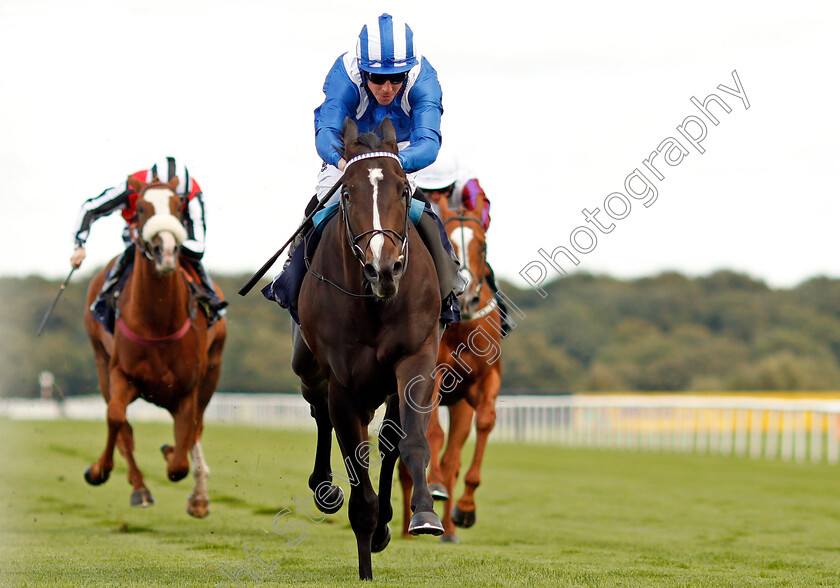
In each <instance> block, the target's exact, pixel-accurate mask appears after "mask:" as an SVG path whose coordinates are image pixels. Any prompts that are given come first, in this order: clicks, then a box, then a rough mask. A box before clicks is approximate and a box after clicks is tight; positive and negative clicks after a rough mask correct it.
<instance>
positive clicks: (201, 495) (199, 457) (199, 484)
mask: <svg viewBox="0 0 840 588" xmlns="http://www.w3.org/2000/svg"><path fill="white" fill-rule="evenodd" d="M191 454H192V461H193V476H194V477H195V487H194V488H193V491H192V494H190V497H189V499H187V514H190V515H192V516H194V517H196V518H198V519H203V518H204V517H206V516H207V515H208V514H210V497H209V495H208V494H207V478H209V477H210V468H209V467H207V462H206V461H204V452H203V451H202V449H201V442H200V441H198V440H196V442H195V445H193V447H192V450H191Z"/></svg>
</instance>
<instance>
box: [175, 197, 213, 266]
mask: <svg viewBox="0 0 840 588" xmlns="http://www.w3.org/2000/svg"><path fill="white" fill-rule="evenodd" d="M183 221H184V228H185V229H187V240H186V241H184V242H183V243H181V250H182V253H183V254H184V255H185V256H186V257H188V258H189V259H190V260H192V261H200V260H201V258H202V257H204V237H205V233H206V231H207V225H206V223H205V221H204V199H203V194H202V193H201V192H198V193H197V194H196V195H195V196H193V197H192V198H191V199H190V200H189V201H188V202H187V207H186V208H185V209H184V215H183Z"/></svg>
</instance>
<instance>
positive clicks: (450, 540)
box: [440, 535, 461, 543]
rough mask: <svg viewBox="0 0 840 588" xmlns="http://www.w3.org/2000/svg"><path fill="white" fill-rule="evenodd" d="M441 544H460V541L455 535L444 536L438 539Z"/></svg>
mask: <svg viewBox="0 0 840 588" xmlns="http://www.w3.org/2000/svg"><path fill="white" fill-rule="evenodd" d="M440 542H441V543H460V542H461V540H460V539H458V538H457V537H456V536H455V535H444V536H443V537H441V538H440Z"/></svg>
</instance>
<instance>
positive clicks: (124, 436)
mask: <svg viewBox="0 0 840 588" xmlns="http://www.w3.org/2000/svg"><path fill="white" fill-rule="evenodd" d="M117 449H119V450H120V453H122V456H123V457H124V458H125V462H126V464H128V483H129V484H131V490H132V492H131V501H130V503H129V504H131V506H139V507H144V508H145V507H147V506H152V505H153V504H154V503H155V499H154V498H152V493H151V492H149V490H148V489H147V488H146V482H145V481H144V480H143V473H142V472H141V471H140V468H139V467H137V462H135V461H134V431H133V430H132V429H131V425H130V424H129V423H128V421H126V423H125V425H123V427H122V429H120V432H119V434H118V435H117Z"/></svg>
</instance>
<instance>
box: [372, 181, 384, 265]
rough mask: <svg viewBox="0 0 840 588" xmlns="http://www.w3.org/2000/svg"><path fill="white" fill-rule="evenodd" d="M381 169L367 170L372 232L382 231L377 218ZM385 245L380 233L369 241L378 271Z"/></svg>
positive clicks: (380, 221)
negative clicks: (371, 211)
mask: <svg viewBox="0 0 840 588" xmlns="http://www.w3.org/2000/svg"><path fill="white" fill-rule="evenodd" d="M384 177H385V176H383V175H382V169H381V168H378V167H373V168H371V169H370V170H368V178H369V179H370V185H371V186H373V230H374V231H381V230H382V220H381V219H380V218H379V180H381V179H382V178H384ZM384 244H385V237H383V236H382V233H375V234H374V236H373V237H372V238H371V240H370V250H371V253H373V267H374V268H375V269H376V271H379V260H380V258H381V257H382V246H383V245H384Z"/></svg>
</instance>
